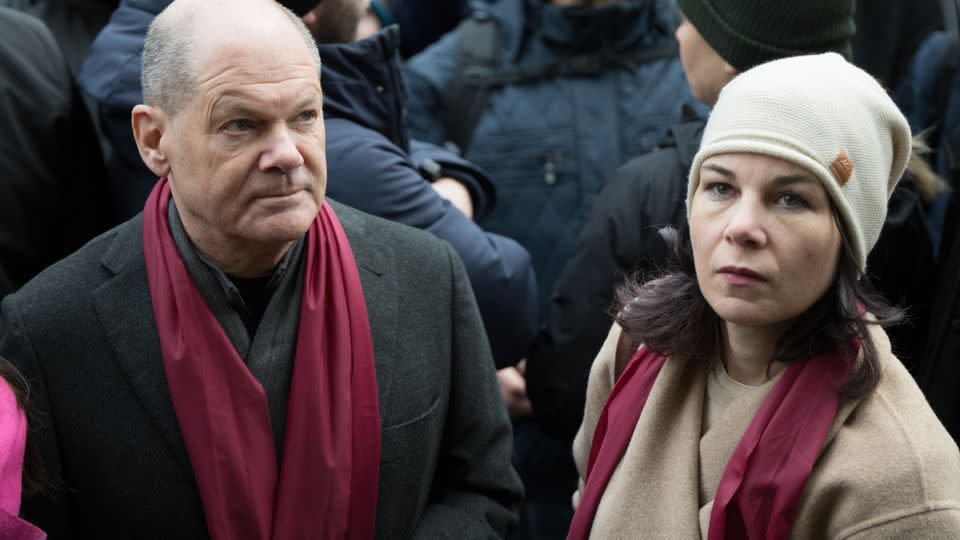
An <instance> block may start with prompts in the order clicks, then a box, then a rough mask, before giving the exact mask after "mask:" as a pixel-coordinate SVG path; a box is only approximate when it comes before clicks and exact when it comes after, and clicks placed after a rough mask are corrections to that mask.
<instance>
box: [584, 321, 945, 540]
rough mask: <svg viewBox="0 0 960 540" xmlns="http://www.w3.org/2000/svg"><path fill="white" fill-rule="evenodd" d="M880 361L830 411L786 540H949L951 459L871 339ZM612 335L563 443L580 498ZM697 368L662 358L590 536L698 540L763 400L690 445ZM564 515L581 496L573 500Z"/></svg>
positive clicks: (882, 340)
mask: <svg viewBox="0 0 960 540" xmlns="http://www.w3.org/2000/svg"><path fill="white" fill-rule="evenodd" d="M872 335H873V339H874V343H875V344H876V346H877V349H878V352H879V353H880V355H881V357H882V362H881V364H882V369H883V375H882V378H881V381H880V385H879V386H878V387H877V389H876V390H875V391H874V392H873V393H872V394H870V395H869V396H867V397H866V398H864V399H861V400H857V401H853V402H844V403H841V405H840V409H839V410H838V411H837V417H836V419H835V420H834V422H833V426H832V427H831V429H830V432H829V434H828V435H827V439H826V440H825V441H824V448H823V450H822V451H821V454H820V457H819V458H818V461H817V463H816V464H815V465H814V469H813V471H812V473H811V474H810V477H809V479H808V481H807V486H806V488H805V491H804V494H803V497H802V500H801V503H800V507H799V509H798V512H797V516H796V519H795V521H794V524H793V529H792V531H791V535H790V536H791V538H796V539H807V538H810V539H814V538H815V539H821V538H831V539H875V538H879V539H887V538H889V539H923V538H930V539H941V538H943V539H950V538H956V539H960V451H958V449H957V445H956V444H955V443H954V441H953V440H952V439H951V438H950V436H949V435H948V434H947V431H946V430H945V429H944V428H943V426H942V425H941V423H940V422H939V420H937V417H936V415H935V414H934V413H933V411H932V410H931V409H930V406H929V405H928V404H927V402H926V400H925V399H924V397H923V394H922V393H921V392H920V389H919V388H918V387H917V385H916V384H915V383H914V381H913V378H912V377H911V376H910V374H909V373H908V372H907V370H906V369H905V368H904V367H903V365H902V364H901V363H900V361H899V360H898V359H897V358H896V357H895V356H894V355H893V353H892V352H891V350H890V342H889V340H888V339H887V336H886V333H885V332H883V330H882V329H879V328H877V329H875V330H873V331H872ZM619 336H620V327H619V326H617V325H616V324H615V325H614V326H613V328H612V329H611V331H610V334H609V335H608V336H607V340H606V342H605V343H604V345H603V347H602V348H601V350H600V352H599V354H598V355H597V358H596V360H595V361H594V364H593V367H592V369H591V372H590V383H589V386H588V387H587V405H586V410H585V414H584V419H583V424H582V425H581V426H580V432H579V433H578V434H577V437H576V439H575V441H574V458H575V460H576V464H577V469H578V470H579V471H580V489H581V490H582V488H583V479H584V473H585V471H586V467H587V459H588V457H589V455H590V445H591V443H592V439H593V433H594V429H595V428H596V424H597V420H598V418H599V416H600V413H601V411H602V410H603V405H604V402H605V401H606V398H607V396H608V395H609V394H610V391H611V389H612V388H613V383H614V380H613V366H614V353H615V350H616V344H617V339H618V338H619ZM706 371H707V370H705V369H703V368H702V367H697V366H692V365H685V364H684V363H682V362H672V361H670V360H668V361H667V362H666V363H665V365H664V367H663V370H662V372H661V373H660V375H659V377H658V378H657V381H656V383H655V384H654V386H653V389H652V390H651V392H650V396H649V398H648V400H647V403H646V406H645V407H644V409H643V413H642V414H641V415H640V419H639V420H638V422H637V427H636V430H635V431H634V434H633V437H632V439H631V440H630V443H629V445H628V447H627V450H626V453H625V454H624V457H623V459H622V460H621V462H620V464H619V465H618V466H617V469H616V470H615V472H614V474H613V476H612V477H611V479H610V482H609V483H608V484H607V487H606V490H605V492H604V494H603V496H602V498H601V500H600V504H599V506H598V508H597V513H596V516H595V519H594V522H593V528H592V529H591V537H592V538H603V539H608V538H671V539H674V538H680V539H686V538H701V537H703V538H706V533H707V528H708V526H709V522H710V510H711V509H712V506H713V504H712V501H713V496H714V494H715V493H716V490H717V486H718V485H719V483H720V477H721V476H722V474H723V469H724V467H725V466H726V463H727V461H728V460H729V459H730V456H731V455H732V454H733V450H734V448H735V447H736V445H737V443H738V442H739V440H740V438H741V437H742V435H743V433H744V432H745V431H746V429H747V426H748V425H749V423H750V421H751V420H752V419H753V416H754V414H755V413H756V411H757V409H758V408H759V407H760V404H761V402H762V400H763V397H765V395H766V394H765V392H754V393H751V394H749V395H746V396H743V397H741V398H739V399H737V400H735V401H734V402H733V403H731V404H730V405H729V406H728V407H727V408H726V409H724V411H723V413H722V415H721V417H720V418H719V420H718V421H717V423H716V425H714V426H712V427H711V429H710V430H709V431H708V432H707V433H706V434H705V435H704V436H703V437H702V438H701V436H700V432H701V429H700V427H701V426H700V422H701V418H702V416H703V400H704V390H705V385H706V377H707V373H706ZM573 500H574V506H576V504H577V503H578V502H579V500H580V491H579V490H578V491H577V493H575V494H574V496H573Z"/></svg>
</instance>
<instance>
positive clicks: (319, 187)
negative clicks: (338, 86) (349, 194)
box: [160, 32, 327, 247]
mask: <svg viewBox="0 0 960 540" xmlns="http://www.w3.org/2000/svg"><path fill="white" fill-rule="evenodd" d="M198 40H199V41H200V42H201V43H198V45H197V47H196V49H197V50H196V55H195V57H194V70H195V75H196V81H197V85H196V88H195V90H194V92H193V94H192V96H193V97H192V99H191V101H190V102H189V103H188V104H187V105H186V106H185V107H184V109H183V110H181V111H180V112H179V114H178V115H177V116H176V117H174V118H173V119H172V120H171V121H170V125H169V129H168V130H167V132H166V133H164V135H163V137H162V139H161V142H160V146H161V150H162V151H163V152H164V153H165V154H166V155H167V156H168V159H169V164H170V171H169V175H168V176H169V180H170V187H171V191H172V193H173V197H174V200H175V201H176V202H177V207H178V209H179V211H180V213H181V215H183V218H184V221H185V223H187V222H188V221H189V222H190V223H192V224H193V225H194V227H195V228H194V230H195V232H196V233H198V234H202V235H204V236H206V237H209V238H211V239H212V240H213V241H214V242H218V243H220V244H223V245H227V246H235V245H237V244H240V245H244V244H247V243H253V244H255V245H258V246H266V247H269V246H274V245H283V244H285V243H288V242H290V241H293V240H295V239H296V238H298V237H300V236H301V235H303V234H304V233H305V232H306V230H307V229H308V228H309V226H310V223H311V222H312V221H313V219H314V218H315V217H316V215H317V212H318V211H319V208H320V205H321V204H322V201H323V196H324V191H325V189H326V177H327V170H326V169H327V168H326V157H325V155H324V144H325V135H324V126H323V117H322V115H321V104H322V95H321V90H320V80H319V76H318V74H317V69H316V66H315V65H314V63H313V58H312V56H311V55H310V54H309V52H308V51H307V48H306V45H305V44H304V43H303V40H302V38H300V36H299V35H298V34H296V33H295V32H287V33H286V34H285V35H276V36H274V37H273V39H266V40H265V39H257V38H256V37H255V36H254V37H251V38H248V39H245V40H244V39H231V40H226V41H223V40H220V42H219V44H217V45H209V43H210V42H211V41H213V42H216V41H217V40H216V39H206V38H200V37H198ZM204 44H207V46H204ZM196 228H200V229H201V230H196ZM188 231H190V228H188ZM251 247H253V246H251Z"/></svg>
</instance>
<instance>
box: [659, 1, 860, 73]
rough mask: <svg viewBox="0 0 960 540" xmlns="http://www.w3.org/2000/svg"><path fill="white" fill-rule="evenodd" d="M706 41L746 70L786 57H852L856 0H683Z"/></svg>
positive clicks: (689, 16)
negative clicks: (827, 54) (825, 54)
mask: <svg viewBox="0 0 960 540" xmlns="http://www.w3.org/2000/svg"><path fill="white" fill-rule="evenodd" d="M678 4H679V5H680V9H681V10H682V11H683V14H684V15H685V16H686V17H687V19H688V20H689V21H690V23H691V24H693V26H694V27H696V29H697V31H699V32H700V35H702V36H703V39H705V40H706V41H707V43H709V44H710V46H711V47H713V48H714V50H716V51H717V53H718V54H719V55H720V56H721V57H722V58H723V59H724V60H726V61H727V62H729V63H730V65H731V66H733V67H735V68H736V69H737V70H738V71H746V70H748V69H750V68H752V67H753V66H756V65H758V64H762V63H764V62H768V61H770V60H776V59H778V58H783V57H786V56H796V55H800V54H810V53H824V52H830V51H833V52H837V53H840V54H841V55H843V57H844V58H846V59H847V60H850V59H851V56H852V46H851V38H852V37H853V34H854V29H855V26H854V23H853V10H854V0H793V1H785V0H678Z"/></svg>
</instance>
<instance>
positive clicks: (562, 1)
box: [406, 0, 702, 308]
mask: <svg viewBox="0 0 960 540" xmlns="http://www.w3.org/2000/svg"><path fill="white" fill-rule="evenodd" d="M595 4H597V5H595ZM599 4H602V5H599ZM475 7H476V10H475V12H474V15H473V16H474V17H478V18H485V19H492V20H493V21H494V23H495V24H496V26H497V29H498V33H499V38H498V41H497V42H496V43H495V44H494V45H495V46H496V47H497V49H498V51H497V52H498V53H499V58H500V68H499V72H500V73H509V72H512V70H514V69H517V68H521V67H522V68H530V69H536V68H538V67H544V66H552V67H553V68H554V72H558V73H560V74H559V75H541V76H534V77H532V78H530V79H523V80H520V81H519V82H516V83H512V82H511V81H507V82H505V83H503V84H502V85H499V86H497V87H495V88H493V89H491V91H490V95H489V99H488V100H487V103H486V108H485V109H483V112H482V114H481V115H480V117H479V120H478V122H477V124H476V127H475V129H474V130H473V131H472V136H471V137H470V138H469V141H468V143H465V144H460V143H458V146H461V147H462V148H461V149H462V150H464V156H465V157H466V158H467V159H469V160H470V161H472V162H474V163H476V164H477V165H479V166H480V167H483V168H484V170H486V171H487V172H489V173H490V175H491V178H493V181H494V183H495V184H496V186H497V195H498V204H497V206H496V208H494V210H493V212H492V213H491V214H490V215H489V216H488V217H487V218H486V219H484V220H481V224H482V225H484V226H485V227H487V228H489V229H490V230H492V231H494V232H497V233H500V234H504V235H506V236H509V237H511V238H515V239H516V240H518V241H519V242H520V244H521V245H523V246H524V247H525V248H527V249H528V250H529V251H530V254H531V255H532V256H533V264H534V268H535V269H536V272H537V279H538V281H539V286H540V303H541V304H540V305H541V308H543V307H546V305H547V301H548V300H549V295H550V293H551V291H552V290H553V285H554V282H555V281H556V279H557V276H558V275H559V272H560V269H561V268H562V267H563V263H564V262H565V261H566V259H567V257H568V255H569V252H570V248H571V247H573V243H574V241H575V240H576V236H577V233H578V232H579V230H580V228H581V226H582V224H583V220H584V218H585V217H586V215H587V212H588V210H589V209H590V207H591V205H592V204H593V200H594V198H595V197H596V194H597V193H598V192H599V191H600V189H601V188H602V187H603V184H604V182H605V180H606V178H607V177H608V176H609V175H610V173H612V172H613V171H614V169H615V168H616V167H617V166H618V165H620V164H622V163H624V162H625V161H626V160H627V158H628V157H630V156H635V155H638V154H639V153H641V152H643V151H646V150H648V149H649V148H650V147H652V145H653V144H654V143H655V142H656V141H657V140H658V139H659V137H660V136H661V135H662V134H663V132H664V131H665V130H666V129H667V128H668V127H669V126H671V125H672V124H674V123H676V122H677V121H679V120H680V119H681V110H682V107H683V105H684V104H689V105H691V106H693V104H694V100H693V99H692V96H690V94H689V88H688V86H687V83H686V81H685V80H684V78H683V70H682V67H681V66H680V62H679V60H678V59H677V58H676V54H675V44H674V42H673V38H672V36H671V33H672V32H673V28H674V27H675V8H674V7H673V2H671V1H664V0H613V1H609V0H608V1H605V2H602V3H600V2H585V1H581V0H578V1H566V0H496V1H493V2H489V3H487V4H485V5H481V4H477V5H476V6H475ZM462 32H463V27H462V26H461V27H460V28H459V29H457V30H455V31H453V32H451V33H449V34H447V35H446V36H444V37H443V38H442V39H440V41H438V42H436V43H434V44H433V45H432V46H430V47H428V48H427V49H426V50H424V51H423V52H421V53H420V54H418V55H417V56H415V57H413V58H411V59H410V60H409V61H408V62H407V64H406V73H407V83H408V88H409V96H410V98H409V99H410V106H409V122H410V132H411V134H412V135H413V136H414V137H417V138H420V139H423V140H426V141H429V142H432V143H435V144H444V143H446V142H448V141H453V142H457V141H456V140H455V139H456V137H455V133H454V131H453V128H452V127H451V126H452V122H455V121H457V118H447V117H446V116H445V115H446V114H447V113H448V112H449V108H450V107H451V106H453V105H454V104H453V102H452V101H451V96H449V95H448V94H447V88H448V86H449V85H450V84H451V82H452V79H453V78H454V77H455V76H456V73H457V63H458V50H459V47H461V46H462V45H463V46H465V45H466V44H463V43H461V33H462ZM464 39H466V38H464ZM639 51H645V52H647V53H650V54H651V56H650V57H649V58H648V59H646V61H644V60H635V59H634V56H633V55H635V54H637V53H638V52H639ZM653 51H662V52H663V54H662V55H657V54H653ZM581 64H587V65H588V66H586V67H584V66H582V65H581ZM581 67H584V70H585V71H587V72H590V67H593V68H594V69H595V71H594V72H590V73H584V72H582V71H580V72H578V73H577V74H576V75H567V74H565V73H566V70H577V69H579V68H581ZM696 106H697V107H699V108H702V106H699V105H696ZM453 116H454V117H456V116H457V114H456V111H455V112H454V115H453Z"/></svg>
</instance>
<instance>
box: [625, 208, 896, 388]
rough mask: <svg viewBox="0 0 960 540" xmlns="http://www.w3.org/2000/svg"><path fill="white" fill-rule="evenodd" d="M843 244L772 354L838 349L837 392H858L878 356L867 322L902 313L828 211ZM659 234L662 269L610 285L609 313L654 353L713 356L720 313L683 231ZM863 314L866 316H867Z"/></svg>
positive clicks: (876, 372)
mask: <svg viewBox="0 0 960 540" xmlns="http://www.w3.org/2000/svg"><path fill="white" fill-rule="evenodd" d="M834 221H835V222H836V223H837V227H838V228H839V229H840V236H841V238H842V240H843V247H842V249H841V251H840V261H839V264H838V268H837V277H836V279H835V280H834V282H833V284H832V285H831V286H830V288H829V289H828V290H827V292H826V293H824V295H823V296H822V297H820V299H819V300H817V301H816V302H815V303H814V304H813V305H812V306H811V307H810V308H809V309H807V311H805V312H804V313H803V314H802V315H800V316H799V317H797V319H796V320H795V321H794V323H793V325H792V326H791V328H790V330H788V331H787V332H784V334H783V336H781V338H780V341H779V342H778V343H777V346H776V348H775V351H774V354H773V357H772V358H770V360H769V363H768V367H769V365H770V364H772V363H773V362H774V361H781V362H791V361H794V360H803V359H806V358H811V357H813V356H816V355H817V354H820V353H823V352H826V351H829V350H839V351H841V353H842V354H844V356H845V357H846V359H847V361H848V362H849V363H850V367H851V371H850V375H849V377H848V378H847V380H846V382H845V383H844V385H843V387H842V388H841V397H842V398H844V399H856V398H861V397H864V396H866V395H867V394H869V393H870V392H872V391H873V389H874V388H876V386H877V384H878V383H879V382H880V358H879V354H878V353H877V349H876V346H875V345H874V343H873V340H872V339H871V338H870V334H869V329H868V326H869V325H880V326H889V325H891V324H895V323H898V322H900V321H901V320H902V319H903V312H902V311H901V310H900V309H899V308H896V307H892V306H890V304H888V303H887V302H886V300H884V299H883V297H882V296H880V295H879V293H877V292H876V290H875V289H874V288H873V286H871V285H870V282H869V279H868V277H867V276H866V275H864V276H862V277H861V275H860V268H859V265H858V264H857V262H856V260H855V259H854V258H853V247H852V246H851V244H850V241H849V235H848V234H847V232H846V229H845V227H844V226H843V223H842V221H841V220H840V219H839V218H838V217H837V214H836V212H834ZM660 235H661V236H662V237H663V239H664V240H665V241H666V242H667V244H668V247H669V248H670V252H671V257H670V261H669V266H668V267H667V271H666V273H663V274H662V275H661V276H660V277H657V278H655V279H653V280H649V281H647V280H646V279H645V278H646V276H642V275H636V274H635V275H634V276H632V277H631V278H630V279H628V280H627V281H626V282H625V283H624V284H623V285H621V286H619V287H618V288H617V292H616V301H615V304H614V311H613V313H612V314H613V317H614V319H615V320H616V322H617V324H619V325H620V326H621V327H622V328H623V329H624V331H626V332H627V334H629V335H630V337H632V338H633V339H634V340H636V341H637V342H638V343H643V344H645V345H646V346H647V347H649V348H650V349H651V350H654V351H656V352H658V353H660V354H671V353H673V352H678V353H679V354H677V355H675V356H677V357H679V358H682V360H683V361H691V362H701V363H704V365H707V364H709V363H710V362H713V361H715V359H717V358H719V354H720V323H721V320H720V317H719V316H717V314H716V313H715V312H714V311H713V308H711V307H710V304H708V303H707V300H706V298H704V296H703V293H701V291H700V286H699V285H698V283H697V276H696V272H695V270H694V264H693V252H692V247H691V243H690V238H689V235H688V234H686V233H684V234H681V233H679V232H677V230H676V229H673V228H666V229H662V230H661V231H660ZM866 313H869V314H871V315H872V316H873V319H866V318H865V314H866ZM854 339H858V340H859V341H860V344H861V347H862V349H863V361H862V362H859V363H855V361H856V356H855V355H854V354H852V352H853V349H852V348H851V346H852V344H853V343H854Z"/></svg>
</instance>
